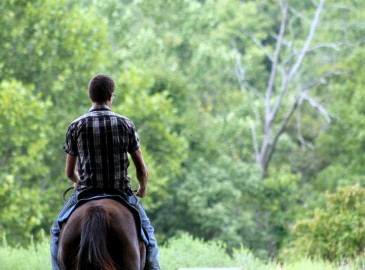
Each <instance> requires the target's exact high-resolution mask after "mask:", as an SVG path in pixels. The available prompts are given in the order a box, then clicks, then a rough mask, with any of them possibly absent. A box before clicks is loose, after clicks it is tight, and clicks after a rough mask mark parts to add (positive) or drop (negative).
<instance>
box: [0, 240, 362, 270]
mask: <svg viewBox="0 0 365 270" xmlns="http://www.w3.org/2000/svg"><path fill="white" fill-rule="evenodd" d="M224 250H225V246H224V244H223V243H221V242H215V241H213V242H208V243H206V242H203V241H200V240H197V239H193V238H192V237H191V236H189V235H182V236H181V237H178V238H173V239H171V240H170V242H169V243H168V244H166V245H164V246H162V247H160V264H161V269H163V270H177V269H179V268H198V267H201V268H203V267H204V268H218V267H220V268H221V267H241V268H242V269H244V270H365V257H361V258H358V259H356V260H355V261H352V262H347V263H344V262H343V263H340V264H334V263H330V262H326V261H322V260H316V261H313V260H310V259H306V258H303V259H300V258H298V259H296V260H295V261H293V262H286V263H283V264H279V263H277V262H264V261H262V260H259V259H258V258H256V257H255V256H254V255H253V254H252V253H251V252H250V251H249V250H247V249H245V248H241V249H239V250H236V251H235V252H234V254H233V256H232V257H230V256H228V255H227V254H226V253H225V252H224ZM0 262H1V263H0V269H1V270H50V269H51V262H50V254H49V242H48V240H47V239H45V240H43V241H41V242H40V243H31V244H30V245H29V246H28V247H26V248H23V247H19V248H14V247H10V246H9V245H7V244H6V241H5V240H3V243H2V244H1V245H0Z"/></svg>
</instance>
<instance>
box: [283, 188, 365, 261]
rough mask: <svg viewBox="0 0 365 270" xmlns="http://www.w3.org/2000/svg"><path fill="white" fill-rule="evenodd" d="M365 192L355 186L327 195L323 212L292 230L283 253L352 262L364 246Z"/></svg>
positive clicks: (314, 214)
mask: <svg viewBox="0 0 365 270" xmlns="http://www.w3.org/2000/svg"><path fill="white" fill-rule="evenodd" d="M364 203H365V188H363V187H361V186H360V185H359V184H357V185H354V186H349V187H344V188H339V189H338V190H337V192H336V193H335V194H327V207H326V209H316V210H315V211H314V213H313V217H312V218H309V219H304V220H300V221H298V222H297V223H296V224H295V225H294V227H293V241H292V242H291V245H290V246H289V247H288V250H287V252H288V253H289V254H291V255H292V256H296V257H297V256H298V255H306V256H310V257H321V258H325V259H329V260H336V259H337V260H338V259H347V258H356V257H359V256H360V255H362V254H363V252H364V250H363V249H364V245H365V226H364V225H365V209H364Z"/></svg>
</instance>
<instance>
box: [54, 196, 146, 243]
mask: <svg viewBox="0 0 365 270" xmlns="http://www.w3.org/2000/svg"><path fill="white" fill-rule="evenodd" d="M85 193H87V192H85ZM81 195H82V196H81ZM89 195H90V196H88V195H85V194H83V192H81V193H80V194H79V195H78V201H77V203H76V204H75V205H73V206H72V207H71V208H70V209H68V211H67V212H65V214H63V215H62V216H60V217H59V218H58V219H57V222H58V224H59V226H60V228H61V227H62V224H63V223H64V222H66V221H67V219H68V218H69V217H70V216H71V214H72V213H73V211H74V210H75V209H76V208H77V207H79V206H80V205H82V204H84V203H86V202H88V201H92V200H100V199H113V200H115V201H118V202H119V203H121V204H123V205H124V206H125V207H127V208H128V209H129V210H130V211H131V212H132V214H133V215H134V217H135V218H136V221H137V224H136V226H137V231H138V232H139V237H140V239H142V241H143V242H144V243H145V245H146V246H147V245H148V234H147V233H146V231H145V230H144V229H143V227H142V222H141V217H140V215H139V213H138V210H137V209H136V208H134V207H133V206H132V205H130V204H129V203H128V201H127V200H126V199H125V198H123V196H122V194H107V193H101V194H96V195H92V194H89Z"/></svg>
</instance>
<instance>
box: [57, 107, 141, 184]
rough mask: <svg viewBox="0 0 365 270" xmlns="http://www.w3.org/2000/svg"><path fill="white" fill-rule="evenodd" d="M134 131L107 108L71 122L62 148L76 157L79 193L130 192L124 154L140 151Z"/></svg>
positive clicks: (127, 162)
mask: <svg viewBox="0 0 365 270" xmlns="http://www.w3.org/2000/svg"><path fill="white" fill-rule="evenodd" d="M140 146H141V144H140V141H139V138H138V134H137V131H136V127H135V126H134V124H133V122H132V121H131V120H129V119H128V118H126V117H124V116H121V115H118V114H116V113H114V112H112V111H111V110H110V109H109V107H108V106H106V105H97V106H95V107H93V108H91V109H90V111H89V112H88V113H86V114H85V115H83V116H81V117H79V118H78V119H76V120H75V121H73V122H72V123H71V124H70V126H69V128H68V131H67V133H66V143H65V145H64V147H63V149H64V150H65V152H66V153H68V154H70V155H72V156H77V157H78V162H77V171H78V173H79V176H80V180H79V182H78V185H79V189H84V188H88V187H93V188H115V189H122V190H125V189H129V188H130V187H131V184H130V178H129V177H128V172H127V171H128V166H129V160H128V155H127V152H129V153H133V152H135V151H136V150H138V149H139V148H140Z"/></svg>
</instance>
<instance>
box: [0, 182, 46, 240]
mask: <svg viewBox="0 0 365 270" xmlns="http://www.w3.org/2000/svg"><path fill="white" fill-rule="evenodd" d="M41 194H42V192H41V191H40V189H37V188H33V189H30V188H26V187H22V186H21V185H20V184H19V183H17V182H15V181H14V177H13V176H11V175H1V176H0V207H1V212H0V220H1V222H0V231H1V232H4V233H5V232H6V234H7V237H8V241H9V244H11V245H23V244H27V243H29V241H30V239H31V238H33V236H35V237H36V239H38V237H40V236H41V235H40V233H41V231H42V225H43V224H42V221H43V219H44V214H43V213H45V212H48V211H49V208H48V205H47V204H44V201H43V200H42V196H41Z"/></svg>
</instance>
